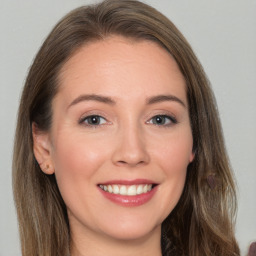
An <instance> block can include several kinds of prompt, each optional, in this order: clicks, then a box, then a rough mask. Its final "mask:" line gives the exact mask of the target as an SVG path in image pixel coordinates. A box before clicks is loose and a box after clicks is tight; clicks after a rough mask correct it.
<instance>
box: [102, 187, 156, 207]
mask: <svg viewBox="0 0 256 256" xmlns="http://www.w3.org/2000/svg"><path fill="white" fill-rule="evenodd" d="M99 190H100V192H101V193H102V194H103V196H104V197H105V198H107V199H109V200H110V201H112V202H114V203H116V204H119V205H122V206H140V205H143V204H145V203H147V202H148V201H149V200H150V199H151V198H152V197H153V196H154V194H155V193H156V190H157V186H156V187H154V188H152V190H150V191H149V192H147V193H143V194H140V195H136V196H123V195H119V194H113V193H109V192H106V191H104V190H102V189H101V188H99Z"/></svg>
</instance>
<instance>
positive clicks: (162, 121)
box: [148, 115, 177, 126]
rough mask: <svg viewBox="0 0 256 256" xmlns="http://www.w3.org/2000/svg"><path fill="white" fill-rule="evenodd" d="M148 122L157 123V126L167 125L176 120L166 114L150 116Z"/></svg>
mask: <svg viewBox="0 0 256 256" xmlns="http://www.w3.org/2000/svg"><path fill="white" fill-rule="evenodd" d="M148 123H150V124H154V125H159V126H161V125H162V126H168V125H171V124H176V123H177V120H176V119H175V118H174V117H172V116H168V115H157V116H154V117H152V118H151V119H150V120H149V121H148Z"/></svg>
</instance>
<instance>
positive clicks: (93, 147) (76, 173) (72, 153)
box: [53, 136, 105, 203]
mask: <svg viewBox="0 0 256 256" xmlns="http://www.w3.org/2000/svg"><path fill="white" fill-rule="evenodd" d="M56 142H57V143H56V144H55V148H54V154H53V161H54V167H55V175H56V180H57V183H58V186H59V189H60V192H61V194H62V196H63V199H64V201H66V200H69V198H70V199H72V197H74V196H75V195H76V196H77V194H80V193H83V192H86V188H88V187H89V185H91V184H93V182H94V178H95V174H96V173H97V170H99V169H100V166H101V165H102V163H103V162H104V159H105V155H104V151H102V147H100V146H99V144H97V143H88V140H87V143H86V142H85V141H84V139H82V138H74V136H73V137H72V136H65V138H62V137H61V136H59V137H58V140H57V141H56ZM86 193H87V192H86ZM66 203H67V202H66Z"/></svg>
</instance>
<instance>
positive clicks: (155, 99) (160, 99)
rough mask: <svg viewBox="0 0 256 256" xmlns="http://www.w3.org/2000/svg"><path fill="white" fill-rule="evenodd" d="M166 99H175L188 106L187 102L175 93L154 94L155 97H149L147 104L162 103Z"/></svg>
mask: <svg viewBox="0 0 256 256" xmlns="http://www.w3.org/2000/svg"><path fill="white" fill-rule="evenodd" d="M164 101H174V102H177V103H179V104H181V105H182V106H183V107H185V108H186V104H185V103H184V102H183V101H182V100H181V99H179V98H178V97H176V96H174V95H157V96H153V97H150V98H148V99H147V104H148V105H151V104H155V103H160V102H164Z"/></svg>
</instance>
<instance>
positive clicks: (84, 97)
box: [68, 94, 186, 108]
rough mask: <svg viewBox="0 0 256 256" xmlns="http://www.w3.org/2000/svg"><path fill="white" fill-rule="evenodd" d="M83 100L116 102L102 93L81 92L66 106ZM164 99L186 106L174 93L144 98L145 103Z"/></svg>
mask: <svg viewBox="0 0 256 256" xmlns="http://www.w3.org/2000/svg"><path fill="white" fill-rule="evenodd" d="M83 101H97V102H101V103H105V104H109V105H115V104H116V102H115V101H114V100H113V99H111V98H110V97H107V96H102V95H98V94H83V95H80V96H79V97H77V98H75V99H74V100H73V101H72V102H71V103H70V104H69V106H68V108H70V107H71V106H73V105H76V104H78V103H80V102H83ZM164 101H174V102H177V103H179V104H181V105H182V106H183V107H186V104H185V103H184V102H183V101H182V100H181V99H179V98H178V97H176V96H174V95H157V96H153V97H150V98H148V99H147V100H146V104H147V105H151V104H155V103H160V102H164Z"/></svg>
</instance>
